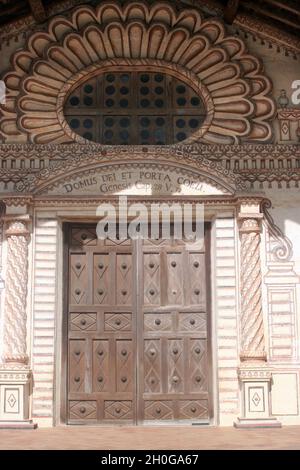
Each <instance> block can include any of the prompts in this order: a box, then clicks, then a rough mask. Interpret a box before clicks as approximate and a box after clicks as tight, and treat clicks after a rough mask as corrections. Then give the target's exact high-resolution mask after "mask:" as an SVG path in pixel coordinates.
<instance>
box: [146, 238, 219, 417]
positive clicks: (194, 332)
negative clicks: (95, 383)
mask: <svg viewBox="0 0 300 470" xmlns="http://www.w3.org/2000/svg"><path fill="white" fill-rule="evenodd" d="M141 251H142V255H141V258H142V261H141V264H142V265H143V275H142V279H141V280H140V283H141V292H142V302H141V303H140V305H139V308H140V309H141V311H139V312H138V329H139V331H141V332H142V334H141V335H139V345H138V347H139V363H140V364H141V367H140V369H139V378H138V380H139V392H140V394H139V403H138V408H139V411H138V416H139V419H140V420H141V421H153V420H161V421H164V422H168V421H169V422H170V421H171V420H175V421H177V420H189V421H192V422H197V421H198V422H203V421H204V422H205V421H208V419H209V417H210V395H209V375H208V343H207V341H208V335H207V329H208V324H207V323H208V315H207V288H206V273H207V262H208V260H207V259H206V258H207V257H206V254H205V242H204V240H203V241H202V242H199V243H198V244H188V243H185V242H184V241H178V240H159V241H155V242H153V241H150V240H145V241H144V242H143V243H141Z"/></svg>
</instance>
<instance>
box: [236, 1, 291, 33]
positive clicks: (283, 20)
mask: <svg viewBox="0 0 300 470" xmlns="http://www.w3.org/2000/svg"><path fill="white" fill-rule="evenodd" d="M243 6H244V7H246V8H247V9H250V10H253V11H255V12H256V13H259V14H261V15H263V16H264V17H269V18H273V20H276V21H279V22H280V23H284V24H286V25H288V26H291V27H292V28H295V29H300V23H299V22H298V21H297V20H296V21H295V22H294V21H291V20H289V19H288V18H286V17H285V16H283V15H277V14H276V13H273V12H272V11H269V10H266V9H264V8H261V7H259V6H258V5H257V4H256V3H253V2H244V3H243Z"/></svg>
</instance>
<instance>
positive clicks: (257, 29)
mask: <svg viewBox="0 0 300 470" xmlns="http://www.w3.org/2000/svg"><path fill="white" fill-rule="evenodd" d="M81 3H82V0H66V1H61V2H58V3H55V4H54V5H50V7H49V8H47V9H46V11H47V15H48V17H50V16H53V15H55V14H59V13H63V14H64V15H65V16H68V15H69V11H68V10H70V9H72V8H74V7H75V6H76V5H78V4H81ZM177 6H179V7H180V8H181V9H184V8H189V7H191V6H192V7H193V8H197V9H199V10H200V11H205V13H207V12H209V14H212V15H214V16H219V17H222V16H223V12H224V8H223V7H221V6H220V4H218V3H216V2H215V1H214V0H201V3H199V6H198V5H197V2H195V1H193V0H181V2H180V4H179V2H177ZM234 25H236V26H238V27H239V29H240V30H241V31H243V32H248V33H251V34H252V35H254V36H255V37H258V38H260V39H261V40H266V41H267V43H271V44H273V45H275V46H277V47H280V48H284V50H286V51H288V52H290V53H291V54H297V53H300V41H299V39H297V38H296V37H295V36H293V35H291V34H289V33H286V32H285V31H283V30H279V29H278V28H276V27H274V26H272V25H268V24H267V23H266V22H262V21H260V20H259V19H257V18H253V16H250V15H247V14H243V15H242V14H240V13H238V14H237V17H236V18H235V20H234ZM43 26H44V25H43ZM38 28H39V29H41V25H37V24H36V22H35V20H34V18H33V16H32V15H28V16H25V17H23V18H19V19H17V20H16V21H11V22H10V23H8V24H7V25H4V26H2V27H1V33H0V49H1V44H3V43H6V44H7V43H9V42H10V41H11V40H16V41H17V40H18V38H19V36H20V35H27V34H28V33H31V32H32V31H36V30H37V29H38Z"/></svg>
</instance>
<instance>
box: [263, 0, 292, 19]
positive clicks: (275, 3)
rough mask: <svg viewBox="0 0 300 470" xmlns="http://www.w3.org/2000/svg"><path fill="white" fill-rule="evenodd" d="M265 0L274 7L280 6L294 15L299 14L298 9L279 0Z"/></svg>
mask: <svg viewBox="0 0 300 470" xmlns="http://www.w3.org/2000/svg"><path fill="white" fill-rule="evenodd" d="M265 2H266V3H269V4H270V5H273V6H275V7H278V8H282V9H283V10H286V11H289V12H291V13H293V14H294V15H297V16H300V9H298V8H295V7H292V6H291V5H289V4H287V3H285V2H283V1H281V0H265Z"/></svg>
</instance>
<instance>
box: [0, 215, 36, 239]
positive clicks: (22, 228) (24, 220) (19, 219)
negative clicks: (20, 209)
mask: <svg viewBox="0 0 300 470" xmlns="http://www.w3.org/2000/svg"><path fill="white" fill-rule="evenodd" d="M3 221H4V222H5V230H4V233H5V235H6V237H11V236H18V235H19V236H21V235H23V236H25V237H27V236H29V234H30V231H29V229H28V225H29V223H30V221H31V217H30V215H29V214H16V215H13V214H11V215H5V216H4V217H3Z"/></svg>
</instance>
